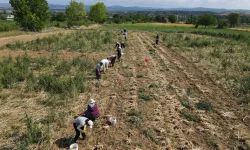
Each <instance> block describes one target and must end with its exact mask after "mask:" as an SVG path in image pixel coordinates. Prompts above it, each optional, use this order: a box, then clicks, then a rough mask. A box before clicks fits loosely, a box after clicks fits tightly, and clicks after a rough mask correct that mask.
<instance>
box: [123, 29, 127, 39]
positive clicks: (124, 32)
mask: <svg viewBox="0 0 250 150" xmlns="http://www.w3.org/2000/svg"><path fill="white" fill-rule="evenodd" d="M123 35H124V38H125V40H126V41H127V29H126V28H125V29H124V30H123Z"/></svg>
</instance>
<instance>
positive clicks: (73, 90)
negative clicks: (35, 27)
mask: <svg viewBox="0 0 250 150" xmlns="http://www.w3.org/2000/svg"><path fill="white" fill-rule="evenodd" d="M124 28H127V30H128V41H126V45H127V46H126V48H125V49H124V50H123V52H124V55H123V57H122V61H121V62H120V63H118V62H116V64H115V67H113V68H110V69H109V70H108V72H107V73H105V74H104V75H103V78H102V80H101V81H97V80H96V79H95V72H94V69H95V67H96V65H97V63H98V62H99V61H100V60H101V59H103V58H106V57H107V56H109V55H112V54H116V49H115V43H116V42H117V41H123V37H122V35H121V34H120V31H121V30H122V29H124ZM157 33H158V34H159V36H160V44H159V45H158V46H156V45H155V44H154V39H155V36H156V34H157ZM44 34H45V33H44ZM23 36H31V35H23ZM21 37H22V36H21ZM8 38H9V39H11V38H14V39H15V38H16V37H11V36H10V37H8ZM249 39H250V33H249V32H245V31H234V30H230V29H212V28H208V29H205V28H204V29H194V28H193V27H191V26H178V25H174V26H165V25H161V24H124V25H103V26H101V27H100V26H98V27H95V28H90V29H80V30H72V31H60V32H55V33H53V34H47V35H44V36H40V37H33V38H31V37H30V38H29V39H27V38H26V39H25V38H24V39H22V38H20V37H19V38H18V39H16V40H14V41H13V40H10V41H5V43H3V42H2V44H1V48H0V51H1V53H0V61H1V62H0V65H1V67H0V88H1V91H0V100H1V101H0V108H1V109H0V118H1V119H0V122H1V125H0V127H1V129H4V130H1V131H0V149H6V150H8V149H18V150H20V149H21V150H22V149H23V150H25V149H55V150H59V149H67V148H68V147H69V145H70V144H71V141H72V140H73V137H74V134H75V131H74V128H73V125H72V121H73V119H74V116H76V115H79V114H81V113H82V112H83V110H85V109H86V107H87V101H88V99H89V98H90V97H92V98H94V99H96V100H97V103H98V106H99V109H100V112H101V116H100V118H99V119H98V120H97V121H96V122H95V124H94V128H93V129H91V130H88V131H87V140H85V141H83V140H79V142H78V143H79V149H80V150H81V149H86V150H94V149H95V148H96V147H98V149H107V150H128V149H134V150H163V149H164V150H167V149H169V150H175V149H180V150H181V149H183V150H191V149H193V150H194V149H196V150H198V149H199V150H210V149H211V150H225V149H241V150H242V149H244V150H248V149H250V135H249V133H250V116H249V113H250V95H249V93H250V76H249V72H250V64H249V63H250V51H249V48H250V43H249ZM0 43H1V38H0ZM145 58H148V59H149V62H145ZM110 116H114V117H116V119H117V124H116V125H115V126H109V125H108V124H107V118H109V117H110Z"/></svg>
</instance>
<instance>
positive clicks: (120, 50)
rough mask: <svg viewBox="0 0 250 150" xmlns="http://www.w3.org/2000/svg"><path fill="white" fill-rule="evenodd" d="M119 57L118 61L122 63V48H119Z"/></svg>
mask: <svg viewBox="0 0 250 150" xmlns="http://www.w3.org/2000/svg"><path fill="white" fill-rule="evenodd" d="M117 57H118V61H119V62H120V61H121V57H122V48H121V47H118V48H117Z"/></svg>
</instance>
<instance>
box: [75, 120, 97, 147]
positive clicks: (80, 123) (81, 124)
mask: <svg viewBox="0 0 250 150" xmlns="http://www.w3.org/2000/svg"><path fill="white" fill-rule="evenodd" d="M73 126H74V129H75V131H76V136H75V138H74V143H76V142H77V140H78V138H79V137H80V134H82V138H83V140H85V139H86V130H87V126H89V128H93V122H92V121H91V120H89V119H88V118H86V117H82V116H79V117H77V118H76V119H75V120H74V121H73Z"/></svg>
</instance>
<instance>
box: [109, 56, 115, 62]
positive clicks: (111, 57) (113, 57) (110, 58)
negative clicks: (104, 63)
mask: <svg viewBox="0 0 250 150" xmlns="http://www.w3.org/2000/svg"><path fill="white" fill-rule="evenodd" d="M115 58H116V55H112V56H109V57H108V60H110V61H112V60H114V59H115Z"/></svg>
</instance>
